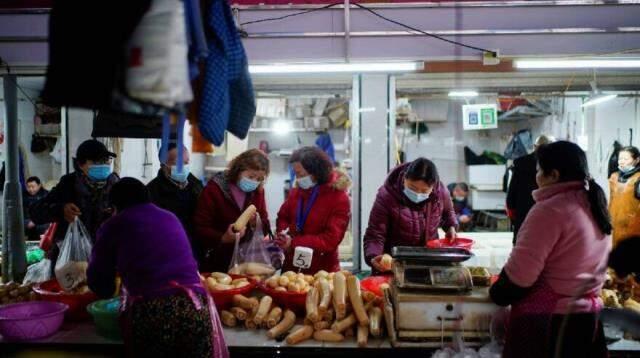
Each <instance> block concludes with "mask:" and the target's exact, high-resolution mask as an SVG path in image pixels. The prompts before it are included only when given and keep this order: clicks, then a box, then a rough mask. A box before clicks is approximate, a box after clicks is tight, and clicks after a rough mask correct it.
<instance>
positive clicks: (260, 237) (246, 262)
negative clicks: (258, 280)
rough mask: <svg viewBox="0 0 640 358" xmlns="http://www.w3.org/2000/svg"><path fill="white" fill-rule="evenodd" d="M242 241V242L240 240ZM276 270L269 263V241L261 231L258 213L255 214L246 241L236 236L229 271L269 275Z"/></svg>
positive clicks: (252, 274)
mask: <svg viewBox="0 0 640 358" xmlns="http://www.w3.org/2000/svg"><path fill="white" fill-rule="evenodd" d="M241 241H242V242H241ZM275 271H276V269H275V268H274V267H273V265H272V263H271V253H269V242H268V239H267V238H265V235H264V233H263V231H262V221H261V220H260V214H256V227H255V229H254V230H253V236H252V238H251V239H249V240H247V241H243V240H242V238H237V239H236V243H235V248H234V250H233V256H232V258H231V265H230V266H229V273H231V274H235V275H248V276H271V275H273V273H274V272H275Z"/></svg>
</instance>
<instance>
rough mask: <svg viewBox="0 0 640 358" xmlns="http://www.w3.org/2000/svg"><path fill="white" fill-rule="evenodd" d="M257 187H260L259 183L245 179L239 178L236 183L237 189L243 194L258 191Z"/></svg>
mask: <svg viewBox="0 0 640 358" xmlns="http://www.w3.org/2000/svg"><path fill="white" fill-rule="evenodd" d="M259 185H260V182H259V181H257V180H252V179H249V178H246V177H241V178H240V181H238V188H240V190H242V191H244V192H245V193H250V192H252V191H254V190H256V189H258V186H259Z"/></svg>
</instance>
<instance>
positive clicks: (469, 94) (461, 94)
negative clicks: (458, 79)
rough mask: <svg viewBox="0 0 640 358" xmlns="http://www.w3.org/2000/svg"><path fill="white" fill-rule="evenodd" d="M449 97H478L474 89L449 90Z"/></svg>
mask: <svg viewBox="0 0 640 358" xmlns="http://www.w3.org/2000/svg"><path fill="white" fill-rule="evenodd" d="M449 97H459V98H470V97H478V92H476V91H451V92H449Z"/></svg>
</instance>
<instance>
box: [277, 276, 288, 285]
mask: <svg viewBox="0 0 640 358" xmlns="http://www.w3.org/2000/svg"><path fill="white" fill-rule="evenodd" d="M278 285H280V286H284V287H286V286H288V285H289V277H287V276H280V278H279V279H278Z"/></svg>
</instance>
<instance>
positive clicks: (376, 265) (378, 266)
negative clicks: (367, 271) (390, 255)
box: [371, 255, 391, 272]
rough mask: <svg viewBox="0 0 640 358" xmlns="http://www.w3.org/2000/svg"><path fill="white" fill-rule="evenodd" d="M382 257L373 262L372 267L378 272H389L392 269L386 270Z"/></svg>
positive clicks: (375, 258) (377, 257) (374, 259)
mask: <svg viewBox="0 0 640 358" xmlns="http://www.w3.org/2000/svg"><path fill="white" fill-rule="evenodd" d="M381 261H382V255H378V256H376V257H374V258H373V259H372V260H371V267H373V268H374V269H375V270H376V271H378V272H389V271H391V269H388V268H385V267H384V266H383V265H382V262H381Z"/></svg>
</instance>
